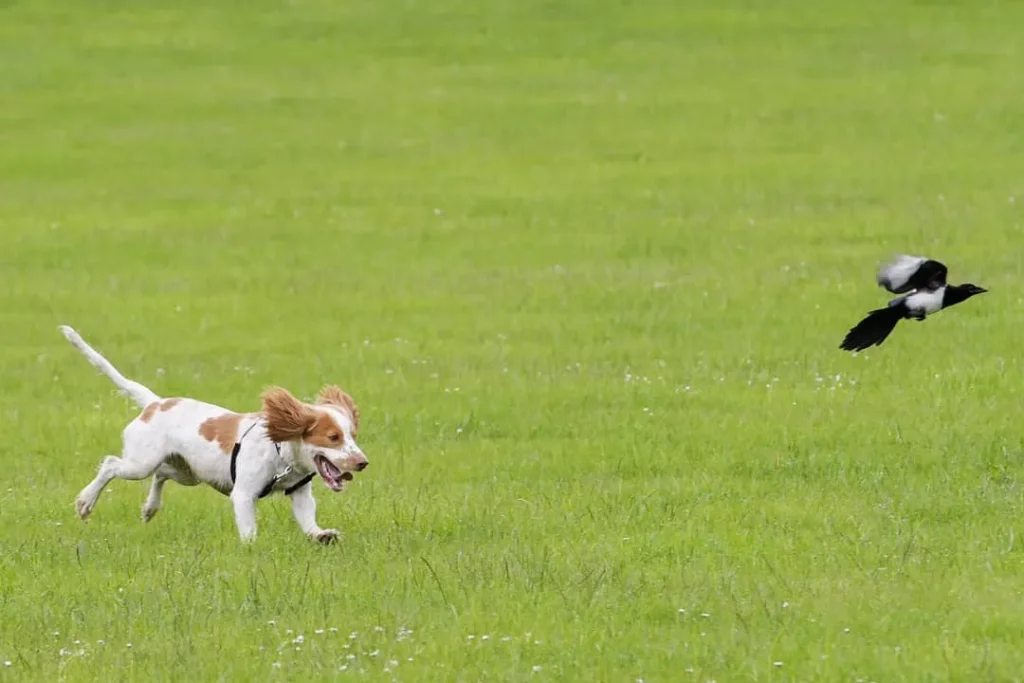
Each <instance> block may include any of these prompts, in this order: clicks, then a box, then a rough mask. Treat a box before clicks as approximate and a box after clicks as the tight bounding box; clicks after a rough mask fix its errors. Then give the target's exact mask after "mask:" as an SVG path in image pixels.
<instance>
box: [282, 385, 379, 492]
mask: <svg viewBox="0 0 1024 683" xmlns="http://www.w3.org/2000/svg"><path fill="white" fill-rule="evenodd" d="M263 414H264V415H265V416H266V420H267V434H268V436H270V438H271V439H273V440H274V441H277V442H278V443H284V442H289V441H290V442H294V443H295V444H296V445H297V446H298V454H297V457H298V458H299V459H301V461H303V464H305V465H307V466H313V467H315V468H316V471H317V472H319V473H320V476H321V477H322V478H323V480H324V481H325V482H326V483H327V485H328V486H329V487H330V488H331V490H332V491H340V490H341V489H342V487H343V486H344V484H345V482H346V481H350V480H351V479H352V473H353V472H359V471H362V470H364V469H366V466H367V465H368V464H369V461H368V460H367V459H366V456H365V455H364V454H363V451H362V450H361V449H360V448H359V445H358V444H357V443H356V434H357V432H358V431H359V408H357V407H356V404H355V401H353V400H352V397H351V396H349V395H348V394H346V393H345V392H344V391H342V390H341V389H339V388H338V387H336V386H334V385H328V386H325V387H324V388H323V389H321V390H320V395H319V396H318V397H317V400H316V402H315V403H303V402H302V401H300V400H299V399H297V398H295V397H294V396H292V395H291V394H290V393H289V392H288V390H287V389H282V388H280V387H271V388H270V389H267V390H266V391H265V392H264V393H263Z"/></svg>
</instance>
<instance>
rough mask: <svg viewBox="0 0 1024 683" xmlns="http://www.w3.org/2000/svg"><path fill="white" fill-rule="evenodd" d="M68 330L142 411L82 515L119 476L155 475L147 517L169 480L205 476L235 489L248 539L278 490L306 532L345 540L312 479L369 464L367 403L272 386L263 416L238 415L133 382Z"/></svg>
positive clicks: (335, 486)
mask: <svg viewBox="0 0 1024 683" xmlns="http://www.w3.org/2000/svg"><path fill="white" fill-rule="evenodd" d="M60 330H61V332H63V333H64V336H65V337H67V339H68V341H70V342H71V343H72V344H73V345H74V346H75V348H77V349H78V350H79V351H81V352H82V353H83V354H84V355H85V357H86V358H88V359H89V362H90V363H92V364H93V365H94V366H96V368H97V369H99V371H100V372H102V373H103V374H104V375H106V376H107V377H109V378H110V379H111V380H112V381H113V382H114V384H116V385H117V387H118V388H119V389H120V390H121V391H122V392H123V393H125V394H127V395H128V396H130V397H131V398H132V399H133V400H134V401H135V402H136V403H138V404H139V407H141V408H142V409H143V410H142V413H141V414H140V415H139V416H138V417H136V418H135V419H134V420H132V421H131V422H130V423H128V426H127V427H125V429H124V434H123V439H124V450H123V452H122V455H121V457H120V458H118V457H115V456H113V455H109V456H107V457H106V458H104V459H103V463H102V464H101V465H100V469H99V473H98V474H97V475H96V478H95V479H93V480H92V482H90V483H89V485H88V486H86V487H85V488H84V489H82V492H81V493H79V494H78V497H77V498H76V499H75V508H76V509H77V511H78V515H79V516H80V517H81V518H82V519H85V518H86V517H88V516H89V513H90V512H92V509H93V507H95V505H96V501H97V500H98V499H99V496H100V493H101V492H102V491H103V488H104V487H105V486H106V485H107V484H109V483H110V482H111V480H113V479H114V478H115V477H120V478H121V479H130V480H139V479H146V478H148V477H150V476H152V477H153V484H152V486H151V487H150V489H149V496H148V497H147V498H146V502H145V503H144V504H143V506H142V519H143V520H144V521H146V522H148V521H149V520H150V519H152V518H153V515H155V514H156V513H157V511H158V510H159V509H160V503H161V498H162V496H163V488H164V484H165V483H166V482H167V480H168V479H173V480H174V481H176V482H178V483H179V484H183V485H185V486H195V485H196V484H199V483H200V482H205V483H207V484H209V485H210V486H212V487H213V488H215V489H217V490H218V491H220V492H221V493H223V494H226V495H229V496H230V497H231V503H232V505H233V506H234V510H235V523H236V524H237V525H238V533H239V534H240V535H241V537H242V540H243V541H252V540H254V539H255V538H256V501H257V500H258V499H259V498H262V497H263V496H266V495H269V494H270V493H272V492H274V491H284V492H285V493H286V494H287V495H288V497H289V498H291V501H292V514H293V515H294V516H295V521H296V522H298V523H299V526H300V527H302V531H303V532H305V534H306V535H307V536H309V537H310V538H312V539H315V540H317V541H320V542H321V543H330V542H331V541H333V540H334V539H335V538H336V537H337V536H338V531H337V530H335V529H321V528H320V526H319V525H318V524H317V522H316V501H315V500H314V499H313V487H312V479H313V477H314V476H315V474H316V473H319V474H320V476H321V477H322V478H323V480H324V481H325V482H326V483H327V486H328V487H330V489H331V490H332V491H336V492H337V491H341V490H342V488H343V487H344V485H345V482H346V481H350V480H351V479H352V472H358V471H360V470H363V469H365V468H366V466H367V464H368V463H367V460H366V456H365V455H363V452H362V451H361V450H360V449H359V446H358V445H357V444H356V439H355V437H356V431H357V430H358V427H359V409H358V408H356V405H355V403H354V402H353V400H352V397H351V396H349V395H348V394H346V393H345V392H344V391H342V390H341V389H339V388H338V387H336V386H326V387H324V388H323V390H321V392H320V395H319V397H318V398H317V401H316V403H313V404H309V403H303V402H302V401H299V400H298V399H297V398H295V397H294V396H292V395H291V394H290V393H288V391H287V390H285V389H281V388H278V387H273V388H270V389H268V390H267V391H266V392H264V394H263V397H262V398H263V410H262V412H261V413H235V412H231V411H229V410H227V409H225V408H221V407H219V406H215V405H211V404H209V403H202V402H200V401H196V400H194V399H190V398H166V399H162V398H160V397H159V396H157V395H156V394H155V393H153V392H152V391H151V390H149V389H147V388H146V387H144V386H142V385H141V384H139V383H138V382H133V381H132V380H130V379H126V378H125V377H124V376H123V375H121V373H120V372H118V371H117V369H116V368H114V366H113V365H111V364H110V362H109V361H107V359H106V358H104V357H103V356H101V355H100V354H99V353H98V352H97V351H96V350H95V349H93V348H92V347H91V346H89V345H88V344H86V343H85V341H84V340H83V339H82V338H81V337H80V336H79V335H78V333H77V332H75V331H74V330H73V329H71V328H70V327H67V326H61V328H60Z"/></svg>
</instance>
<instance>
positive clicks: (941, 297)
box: [839, 255, 988, 351]
mask: <svg viewBox="0 0 1024 683" xmlns="http://www.w3.org/2000/svg"><path fill="white" fill-rule="evenodd" d="M875 279H876V281H877V282H878V285H879V286H880V287H885V289H887V290H888V291H890V292H892V293H893V294H902V296H900V297H897V298H896V299H893V300H892V301H890V302H889V305H888V306H886V307H885V308H879V309H877V310H874V311H871V312H870V313H868V315H867V317H866V318H864V319H863V320H861V321H860V322H859V323H857V325H855V326H854V327H853V328H852V329H851V330H850V331H849V332H848V333H847V335H846V338H845V339H843V343H842V344H840V345H839V348H841V349H843V350H844V351H863V350H864V349H866V348H868V347H871V346H878V345H880V344H881V343H882V342H884V341H885V338H886V337H888V336H889V334H890V333H891V332H892V331H893V329H895V327H896V323H898V322H899V321H900V320H903V319H904V318H908V319H909V318H913V319H914V320H917V321H918V322H920V321H922V320H924V319H925V317H926V316H929V315H932V314H935V313H938V312H939V311H941V310H942V309H944V308H949V307H950V306H955V305H956V304H958V303H960V302H961V301H966V300H967V299H970V298H971V297H972V296H974V295H976V294H984V293H985V292H987V291H988V290H987V289H983V288H981V287H978V286H977V285H973V284H971V283H969V282H968V283H964V284H962V285H950V284H946V266H945V265H944V264H942V263H939V262H938V261H935V260H933V259H929V258H923V257H921V256H906V255H901V256H897V257H896V258H895V259H893V261H892V262H890V263H888V264H887V265H885V266H882V269H881V270H879V271H878V275H877V276H876V278H875Z"/></svg>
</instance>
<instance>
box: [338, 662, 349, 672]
mask: <svg viewBox="0 0 1024 683" xmlns="http://www.w3.org/2000/svg"><path fill="white" fill-rule="evenodd" d="M346 669H348V664H342V665H341V666H339V667H338V671H345V670H346Z"/></svg>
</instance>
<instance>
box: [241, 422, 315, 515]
mask: <svg viewBox="0 0 1024 683" xmlns="http://www.w3.org/2000/svg"><path fill="white" fill-rule="evenodd" d="M258 424H259V422H253V423H252V424H251V425H249V428H248V429H246V430H245V432H244V433H243V434H242V436H240V437H239V438H238V441H236V442H235V447H234V448H232V449H231V488H234V487H235V463H236V462H237V461H238V452H239V451H241V450H242V439H244V438H245V437H246V436H247V435H248V434H249V432H251V431H252V428H253V427H255V426H256V425H258ZM274 448H275V449H276V450H277V454H278V455H281V444H279V443H277V442H276V441H275V442H274ZM285 474H287V472H286V473H285ZM282 476H284V475H283V474H278V475H276V476H275V477H274V478H272V479H271V480H270V481H268V482H267V485H266V486H264V487H263V490H262V491H260V495H259V497H260V498H266V497H267V496H269V495H270V492H271V491H273V490H274V484H276V483H277V481H278V480H279V479H280V478H281V477H282ZM315 476H316V472H311V473H310V474H308V475H306V476H305V477H303V478H302V479H300V480H299V481H298V483H295V484H292V485H291V486H289V487H288V488H286V489H285V490H284V494H285V495H286V496H290V495H292V494H293V493H295V492H296V491H298V490H299V489H301V488H302V487H303V486H305V485H306V484H308V483H309V482H311V481H313V477H315Z"/></svg>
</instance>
